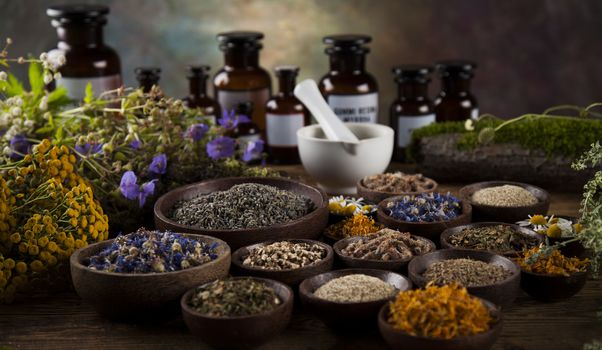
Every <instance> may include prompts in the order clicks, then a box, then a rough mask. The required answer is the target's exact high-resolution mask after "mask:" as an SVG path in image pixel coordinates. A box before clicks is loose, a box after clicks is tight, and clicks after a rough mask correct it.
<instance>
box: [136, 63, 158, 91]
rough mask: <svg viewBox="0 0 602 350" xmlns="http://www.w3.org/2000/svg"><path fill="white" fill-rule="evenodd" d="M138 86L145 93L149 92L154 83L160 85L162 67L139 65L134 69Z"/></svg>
mask: <svg viewBox="0 0 602 350" xmlns="http://www.w3.org/2000/svg"><path fill="white" fill-rule="evenodd" d="M134 73H136V80H137V81H138V86H139V87H140V88H142V91H143V92H144V93H149V92H150V91H151V89H152V88H153V85H157V86H159V79H161V68H158V67H138V68H136V69H135V70H134Z"/></svg>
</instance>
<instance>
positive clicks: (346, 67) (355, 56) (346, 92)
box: [318, 34, 378, 123]
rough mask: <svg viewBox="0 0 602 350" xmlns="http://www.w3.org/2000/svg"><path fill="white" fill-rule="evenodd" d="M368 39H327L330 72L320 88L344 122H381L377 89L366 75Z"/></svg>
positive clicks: (368, 74)
mask: <svg viewBox="0 0 602 350" xmlns="http://www.w3.org/2000/svg"><path fill="white" fill-rule="evenodd" d="M371 40H372V38H371V37H369V36H367V35H355V34H343V35H330V36H327V37H324V39H323V41H324V43H325V44H326V45H330V46H328V47H327V48H326V50H325V52H326V53H327V54H328V55H329V56H330V71H329V72H328V73H326V75H324V77H322V79H321V80H320V83H319V84H318V86H319V88H320V91H321V92H322V95H324V98H325V99H326V101H327V102H328V104H329V105H330V107H331V108H332V109H333V111H334V113H335V114H336V115H337V116H338V117H339V118H340V119H341V120H343V121H345V122H362V123H376V122H378V85H377V83H376V80H375V79H374V77H373V76H372V75H371V74H370V73H368V72H366V70H365V66H366V54H368V53H369V52H370V49H369V48H367V47H365V46H364V44H367V43H369V42H370V41H371Z"/></svg>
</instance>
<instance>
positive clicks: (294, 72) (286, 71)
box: [274, 65, 299, 77]
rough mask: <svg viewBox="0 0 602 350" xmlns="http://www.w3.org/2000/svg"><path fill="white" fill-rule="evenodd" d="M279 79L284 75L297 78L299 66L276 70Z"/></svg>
mask: <svg viewBox="0 0 602 350" xmlns="http://www.w3.org/2000/svg"><path fill="white" fill-rule="evenodd" d="M274 72H276V76H277V77H281V76H284V75H290V76H294V77H296V76H297V75H298V74H299V66H294V65H281V66H277V67H276V68H274Z"/></svg>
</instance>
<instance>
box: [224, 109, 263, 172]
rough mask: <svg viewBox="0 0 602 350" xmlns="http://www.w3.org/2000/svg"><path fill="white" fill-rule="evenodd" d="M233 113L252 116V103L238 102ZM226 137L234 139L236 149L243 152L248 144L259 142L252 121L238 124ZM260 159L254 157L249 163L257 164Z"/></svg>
mask: <svg viewBox="0 0 602 350" xmlns="http://www.w3.org/2000/svg"><path fill="white" fill-rule="evenodd" d="M234 111H235V112H236V115H237V116H241V115H242V116H245V117H249V116H250V115H252V114H253V102H240V103H239V104H238V105H236V106H235V107H234ZM249 118H250V117H249ZM226 136H230V137H232V138H234V139H236V141H237V144H238V148H239V149H241V150H243V151H244V150H245V149H246V148H247V145H248V143H249V142H251V141H259V140H261V132H260V131H259V127H257V124H255V123H254V122H253V121H252V120H251V121H250V122H248V123H238V125H237V126H236V128H234V129H233V130H231V131H229V132H227V133H226ZM260 159H261V157H260V156H255V157H253V159H252V161H251V162H250V163H257V162H258V161H259V160H260Z"/></svg>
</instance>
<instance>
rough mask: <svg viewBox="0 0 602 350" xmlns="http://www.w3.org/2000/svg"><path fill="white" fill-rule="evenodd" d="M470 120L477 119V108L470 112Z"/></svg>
mask: <svg viewBox="0 0 602 350" xmlns="http://www.w3.org/2000/svg"><path fill="white" fill-rule="evenodd" d="M470 118H471V119H477V118H479V109H478V108H474V109H473V110H472V111H470Z"/></svg>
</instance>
